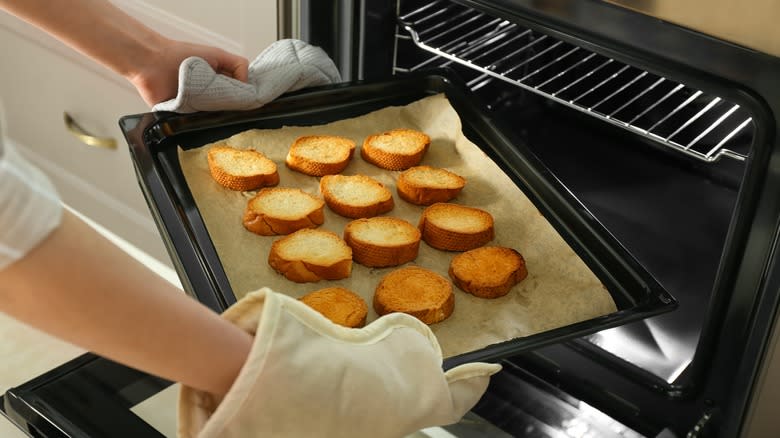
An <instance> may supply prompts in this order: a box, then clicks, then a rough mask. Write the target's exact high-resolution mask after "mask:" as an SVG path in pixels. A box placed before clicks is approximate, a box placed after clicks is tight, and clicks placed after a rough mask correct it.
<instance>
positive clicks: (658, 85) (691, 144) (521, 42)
mask: <svg viewBox="0 0 780 438" xmlns="http://www.w3.org/2000/svg"><path fill="white" fill-rule="evenodd" d="M398 21H399V28H400V29H403V30H404V31H405V32H406V33H407V34H408V35H407V34H403V33H401V32H400V31H399V32H397V34H396V38H397V39H407V40H411V41H412V42H413V43H414V45H415V46H417V47H418V48H420V49H422V50H424V51H426V52H429V53H431V54H433V55H435V56H431V57H429V58H428V59H425V60H424V61H422V62H419V63H417V64H416V65H414V66H412V67H409V68H401V67H397V66H396V67H394V69H395V71H396V72H409V71H415V70H419V69H422V68H430V67H434V66H435V67H444V66H449V65H451V64H452V63H457V64H461V65H464V66H466V67H468V68H469V69H471V70H473V71H475V72H476V76H475V77H474V78H472V79H470V80H469V81H468V86H469V87H470V88H471V89H472V90H474V91H476V90H479V89H480V88H482V87H484V86H486V85H487V84H488V83H490V82H491V81H493V80H494V79H498V80H501V81H504V82H508V83H510V84H512V85H515V86H517V87H520V88H522V89H524V90H527V91H529V92H532V93H536V94H538V95H541V96H543V97H545V98H547V99H550V100H552V101H555V102H557V103H560V104H562V105H565V106H567V107H570V108H573V109H575V110H578V111H580V112H582V113H585V114H588V115H591V116H594V117H597V118H599V119H601V120H603V121H606V122H608V123H610V124H612V125H615V126H618V127H621V128H623V129H626V130H629V131H631V132H633V133H635V134H639V135H641V136H642V137H644V138H647V139H650V140H651V141H653V142H655V143H657V144H661V145H663V146H665V147H667V148H670V149H672V150H675V151H677V152H680V153H682V154H684V155H687V156H689V157H692V158H695V159H697V160H700V161H704V162H708V163H709V162H715V161H718V160H719V159H720V158H722V157H729V158H732V159H735V160H738V161H745V160H746V158H747V156H748V154H747V150H745V151H744V152H743V151H742V150H740V151H735V150H732V149H729V148H727V146H729V145H730V142H731V143H734V142H733V141H732V140H733V139H734V138H735V137H737V136H743V137H744V136H748V138H749V139H750V140H749V141H748V142H747V144H748V145H749V144H750V142H751V141H752V138H753V131H754V129H755V127H754V125H753V122H752V118H751V117H750V114H749V113H748V112H747V111H746V110H745V109H743V108H741V107H740V106H739V105H737V104H734V103H732V102H728V101H726V100H724V99H722V98H721V97H718V96H714V95H711V94H708V93H705V92H703V91H701V90H697V89H694V88H691V87H688V86H685V85H684V84H681V83H679V82H675V81H672V80H670V79H668V78H665V77H661V76H658V75H655V74H653V73H650V72H647V71H644V70H641V69H638V68H636V67H633V66H630V65H627V64H623V63H621V62H619V61H617V60H615V59H613V58H609V57H606V56H603V55H600V54H597V53H595V52H591V51H589V50H586V49H584V48H582V47H579V46H576V45H573V44H570V43H567V42H564V41H562V40H558V39H555V38H552V37H551V36H549V35H545V34H542V33H540V32H537V31H534V30H531V29H528V28H524V27H522V26H519V25H517V24H515V23H512V22H509V21H507V20H504V19H501V18H496V17H493V16H490V15H488V14H485V13H483V12H480V11H477V10H474V9H471V8H468V7H465V6H461V5H458V4H455V3H450V2H449V1H446V0H435V1H433V2H430V3H427V4H425V5H423V6H421V7H417V8H416V9H414V10H412V11H410V12H408V13H404V14H401V13H400V12H399V20H398ZM743 149H744V148H743Z"/></svg>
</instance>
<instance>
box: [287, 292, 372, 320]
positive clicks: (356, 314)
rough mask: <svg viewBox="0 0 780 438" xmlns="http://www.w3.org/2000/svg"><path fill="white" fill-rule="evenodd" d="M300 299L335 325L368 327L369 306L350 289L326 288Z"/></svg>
mask: <svg viewBox="0 0 780 438" xmlns="http://www.w3.org/2000/svg"><path fill="white" fill-rule="evenodd" d="M299 299H300V300H301V301H303V302H304V303H305V304H306V305H307V306H309V307H311V308H312V309H314V310H316V311H317V312H319V313H321V314H322V315H323V316H325V317H326V318H328V319H329V320H331V321H333V323H335V324H338V325H343V326H344V327H350V328H359V327H363V326H364V325H366V316H367V315H368V305H366V302H365V301H363V298H361V297H360V295H358V294H356V293H355V292H352V291H351V290H349V289H346V288H343V287H339V286H334V287H326V288H325V289H320V290H317V291H314V292H310V293H308V294H306V295H304V296H302V297H301V298H299Z"/></svg>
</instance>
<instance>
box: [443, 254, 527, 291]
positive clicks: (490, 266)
mask: <svg viewBox="0 0 780 438" xmlns="http://www.w3.org/2000/svg"><path fill="white" fill-rule="evenodd" d="M449 276H450V278H451V279H452V282H453V283H455V286H457V287H458V288H460V289H461V290H463V291H464V292H468V293H470V294H472V295H474V296H476V297H480V298H491V299H492V298H498V297H502V296H504V295H506V294H507V293H509V291H510V289H512V287H514V286H515V285H516V284H518V283H520V282H521V281H522V280H523V279H525V278H526V277H527V276H528V270H527V268H526V265H525V259H523V256H522V255H521V254H520V253H519V252H517V251H516V250H514V249H512V248H507V247H501V246H483V247H481V248H476V249H472V250H470V251H466V252H464V253H462V254H458V255H456V256H455V257H453V258H452V261H451V262H450V268H449Z"/></svg>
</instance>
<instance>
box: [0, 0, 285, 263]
mask: <svg viewBox="0 0 780 438" xmlns="http://www.w3.org/2000/svg"><path fill="white" fill-rule="evenodd" d="M115 3H116V4H117V5H118V6H119V7H121V8H123V9H124V10H126V11H127V12H128V13H129V14H130V15H132V16H134V17H136V18H138V19H139V20H141V21H142V22H144V23H146V24H147V25H148V26H150V27H152V28H154V29H156V30H158V31H160V32H161V33H163V34H165V35H167V36H170V37H173V38H177V39H181V40H186V41H192V42H198V43H203V44H209V45H214V46H218V47H221V48H224V49H226V50H230V51H232V52H234V53H240V54H242V55H244V56H246V57H248V58H250V59H251V58H253V57H254V56H255V55H256V54H257V53H259V50H261V49H262V48H264V47H265V46H267V45H268V44H270V43H271V42H273V41H274V40H275V39H276V13H275V5H276V3H275V2H273V1H260V2H259V1H239V0H235V1H221V2H214V1H213V0H211V1H203V0H196V1H184V0H181V1H179V0H160V1H156V2H153V1H149V2H144V1H129V0H117V1H115ZM0 53H2V54H3V60H2V62H0V113H2V114H3V118H4V120H5V125H6V126H5V135H6V136H8V137H9V138H10V140H11V141H13V142H14V143H15V144H16V145H17V147H18V148H19V149H20V150H21V151H22V153H23V154H24V155H25V156H27V157H28V158H30V159H31V160H32V161H33V162H35V163H36V164H37V165H38V166H39V167H40V168H41V169H43V170H44V172H46V173H47V174H48V175H49V177H50V178H51V179H52V180H53V181H54V183H55V184H56V186H57V188H58V190H59V191H60V194H61V196H62V198H63V200H64V201H65V202H66V203H67V204H68V205H70V206H71V207H73V208H74V209H76V210H78V211H79V212H80V213H82V214H84V215H85V216H87V217H89V218H90V219H92V220H93V221H95V222H96V223H98V224H99V225H101V226H103V227H105V228H106V229H108V230H109V231H111V232H113V233H114V234H116V235H118V236H119V237H121V238H123V239H124V240H126V241H128V242H129V243H130V244H132V245H134V246H136V247H138V248H139V249H141V250H142V251H144V252H146V253H148V254H149V255H151V256H153V257H154V258H156V259H158V260H160V261H163V262H164V263H166V264H168V265H169V266H170V262H169V257H168V255H167V252H166V250H165V248H164V245H163V243H162V240H161V238H160V236H159V233H158V231H157V227H156V225H155V224H154V221H153V220H152V217H151V214H150V213H149V209H148V207H147V205H146V201H145V200H144V198H143V195H142V193H141V190H140V188H139V186H138V182H137V180H136V176H135V173H134V170H133V165H132V161H131V159H130V155H129V150H128V147H127V144H126V142H125V141H124V138H123V137H122V134H121V131H120V130H119V127H118V120H119V118H120V117H122V116H123V115H127V114H135V113H140V112H146V111H149V108H148V107H147V106H146V105H145V104H144V102H143V101H142V100H141V98H140V97H139V96H138V95H137V92H136V91H135V89H134V88H133V87H132V86H131V85H130V84H129V83H127V82H126V81H125V80H124V79H123V78H122V77H120V76H119V75H116V74H114V73H113V72H111V71H109V70H107V69H105V68H103V67H102V66H99V65H97V64H95V63H93V62H92V61H91V60H89V59H87V58H85V57H83V56H82V55H80V54H78V53H76V52H75V51H73V50H72V49H70V48H68V47H66V46H65V45H63V44H61V43H60V42H58V41H57V40H55V39H54V38H52V37H49V36H48V35H46V34H45V33H44V32H42V31H40V30H38V29H36V28H34V27H33V26H30V25H28V24H26V23H24V22H22V21H20V20H18V19H16V18H14V17H12V16H10V15H8V14H5V13H3V12H0ZM63 112H68V113H69V114H71V115H72V116H73V118H74V119H75V120H76V121H77V122H78V123H79V124H80V125H81V126H82V127H83V128H85V129H86V130H88V131H90V133H92V134H94V135H97V136H100V137H112V138H114V139H116V141H117V144H118V148H117V149H115V150H108V149H100V148H95V147H91V146H87V145H85V144H83V143H81V142H80V141H79V140H77V139H76V138H75V137H74V136H73V135H71V134H70V133H69V132H68V131H67V129H66V128H65V125H64V122H63Z"/></svg>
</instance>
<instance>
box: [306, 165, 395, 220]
mask: <svg viewBox="0 0 780 438" xmlns="http://www.w3.org/2000/svg"><path fill="white" fill-rule="evenodd" d="M347 182H349V183H352V184H357V185H362V186H364V187H366V188H367V189H374V190H378V191H379V192H380V193H381V195H379V196H376V197H374V198H368V197H366V198H362V199H360V200H359V202H353V201H351V200H346V199H344V198H343V197H340V196H339V195H338V194H337V193H336V192H335V187H336V185H338V184H344V183H347ZM320 193H322V196H323V198H325V203H326V204H328V208H330V209H331V210H333V212H334V213H336V214H338V215H340V216H344V217H348V218H352V219H358V218H368V217H374V216H378V215H380V214H384V213H387V212H388V211H390V210H392V209H393V207H395V201H393V194H392V193H391V192H390V190H389V189H388V188H387V187H385V185H384V184H382V183H381V182H379V181H377V180H375V179H373V178H371V177H368V176H365V175H351V176H345V175H325V176H323V177H322V179H320Z"/></svg>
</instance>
